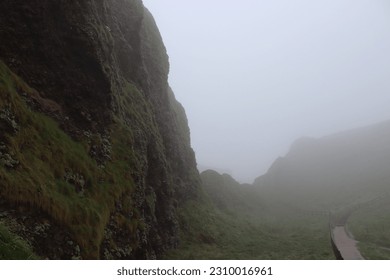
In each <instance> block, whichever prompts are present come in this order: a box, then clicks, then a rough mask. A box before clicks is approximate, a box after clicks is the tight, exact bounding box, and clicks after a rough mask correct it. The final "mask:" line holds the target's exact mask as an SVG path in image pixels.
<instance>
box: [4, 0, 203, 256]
mask: <svg viewBox="0 0 390 280" xmlns="http://www.w3.org/2000/svg"><path fill="white" fill-rule="evenodd" d="M0 40H1V42H2V43H1V44H0V60H2V61H3V62H4V65H3V64H2V63H1V72H0V76H1V81H2V83H0V86H1V88H0V93H1V102H0V112H4V114H3V113H2V116H3V115H4V117H2V118H1V119H0V130H1V136H0V141H1V147H2V148H1V156H0V157H1V162H2V163H1V164H0V196H1V199H0V212H1V213H3V215H0V220H1V221H2V223H3V224H5V225H6V226H7V227H8V228H9V230H10V231H11V232H13V233H15V234H17V235H19V236H21V237H22V238H24V239H25V240H27V242H28V243H29V244H30V245H31V246H32V248H33V250H34V251H35V252H36V253H37V254H38V255H39V256H41V257H48V258H72V257H74V258H106V259H107V258H108V259H110V258H113V259H126V258H155V257H159V256H161V255H162V254H163V253H164V251H165V250H167V249H169V248H172V247H175V246H176V245H177V244H178V232H179V224H178V221H177V217H176V216H177V215H176V208H177V206H178V205H180V204H181V203H183V201H185V200H186V199H189V198H192V197H194V196H196V195H197V193H198V187H199V174H198V172H197V170H196V162H195V156H194V153H193V151H192V149H191V147H190V137H189V129H188V125H187V120H186V117H185V112H184V109H183V108H182V106H181V105H180V103H178V102H177V101H176V99H175V98H174V95H173V93H172V91H171V89H170V87H169V85H168V81H167V77H168V71H169V63H168V56H167V53H166V50H165V47H164V45H163V42H162V39H161V36H160V34H159V31H158V29H157V26H156V24H155V22H154V20H153V17H152V15H151V14H150V13H149V12H148V11H147V10H146V9H145V8H144V6H143V4H142V1H140V0H118V1H107V0H99V1H92V0H89V1H65V0H59V1H49V0H44V1H41V0H40V1H38V0H32V1H28V2H26V1H22V0H16V1H1V3H0ZM8 68H9V69H8ZM6 113H7V114H6ZM9 165H12V167H11V166H9ZM26 220H29V221H30V222H29V223H27V222H25V221H26ZM36 228H39V229H40V230H41V231H42V233H41V234H39V235H36V234H34V230H35V229H36ZM49 234H50V235H51V236H55V238H53V239H52V240H51V242H50V243H48V244H47V246H46V245H45V243H44V242H42V240H41V239H42V238H41V237H39V238H38V236H47V235H49ZM62 237H64V238H66V244H68V245H67V246H63V244H62V241H61V238H62Z"/></svg>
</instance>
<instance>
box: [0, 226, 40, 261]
mask: <svg viewBox="0 0 390 280" xmlns="http://www.w3.org/2000/svg"><path fill="white" fill-rule="evenodd" d="M0 259H3V260H4V259H6V260H33V259H38V257H37V256H36V255H35V254H34V253H33V251H32V248H31V247H30V245H28V244H27V243H26V242H25V241H24V240H23V239H21V238H20V237H18V236H16V235H14V234H12V233H11V232H10V231H9V230H8V229H7V228H6V227H5V226H4V225H3V224H1V223H0Z"/></svg>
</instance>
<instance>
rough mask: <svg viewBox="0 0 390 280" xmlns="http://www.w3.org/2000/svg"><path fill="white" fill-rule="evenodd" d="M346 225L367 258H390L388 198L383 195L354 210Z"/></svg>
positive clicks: (389, 202) (389, 209)
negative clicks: (379, 198) (380, 198)
mask: <svg viewBox="0 0 390 280" xmlns="http://www.w3.org/2000/svg"><path fill="white" fill-rule="evenodd" d="M348 226H349V228H350V230H351V232H352V233H353V235H354V237H355V238H356V240H358V241H359V248H360V249H361V252H362V254H363V256H364V257H365V258H367V259H390V251H389V250H387V249H386V248H388V249H389V248H390V199H389V197H384V198H383V199H382V200H379V201H375V202H374V203H373V204H370V205H368V206H367V207H364V208H361V209H359V210H358V211H356V212H354V213H353V214H352V215H351V217H350V218H349V221H348Z"/></svg>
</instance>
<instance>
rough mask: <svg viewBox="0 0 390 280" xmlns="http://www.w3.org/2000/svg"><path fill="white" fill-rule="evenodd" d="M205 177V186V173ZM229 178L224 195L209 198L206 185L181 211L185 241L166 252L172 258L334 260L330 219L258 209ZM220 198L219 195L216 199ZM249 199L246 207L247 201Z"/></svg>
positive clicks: (258, 206) (203, 177) (183, 238)
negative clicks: (235, 187) (329, 226)
mask: <svg viewBox="0 0 390 280" xmlns="http://www.w3.org/2000/svg"><path fill="white" fill-rule="evenodd" d="M202 179H203V183H204V185H205V174H202ZM207 179H210V178H206V180H207ZM214 179H215V178H214ZM222 181H224V180H223V179H222ZM229 181H230V180H225V183H228V184H227V185H224V186H219V187H223V188H224V190H221V188H220V189H219V191H220V195H216V194H215V193H214V195H211V196H210V194H209V193H207V191H208V190H209V189H207V186H205V187H206V193H205V194H204V196H203V198H202V199H199V201H197V202H195V201H193V202H190V203H188V204H187V205H186V207H185V208H184V209H182V212H181V223H182V224H183V225H184V228H183V230H182V240H183V242H182V244H181V246H180V247H179V248H178V249H177V250H174V251H171V252H170V253H169V254H168V255H167V258H168V259H333V258H334V256H333V253H332V250H331V247H330V243H329V231H328V219H327V217H323V216H309V215H302V214H298V213H292V212H286V211H284V210H281V211H279V212H278V213H277V212H276V211H271V210H270V209H268V210H260V209H261V208H262V207H260V206H261V205H253V203H252V202H251V201H250V200H247V199H246V198H247V197H248V195H247V194H245V192H243V193H242V194H241V196H234V195H233V194H235V193H236V191H237V189H236V190H234V189H233V187H234V185H235V183H234V182H231V181H230V183H231V185H229ZM209 182H210V181H209ZM215 182H216V181H215V180H214V183H215ZM220 182H221V181H220ZM216 189H218V187H216V186H215V185H214V186H213V190H212V191H215V190H216ZM238 190H239V189H238ZM253 196H256V195H255V194H253ZM210 197H214V200H213V199H211V198H210ZM216 197H218V198H219V199H218V200H217V201H216V200H215V198H216ZM235 197H236V198H235ZM240 197H241V198H244V200H242V199H240ZM245 201H246V203H247V204H248V205H243V204H244V203H245ZM221 205H223V207H220V206H221ZM225 205H232V206H233V207H231V208H229V207H225ZM237 205H239V206H237ZM248 210H249V211H248Z"/></svg>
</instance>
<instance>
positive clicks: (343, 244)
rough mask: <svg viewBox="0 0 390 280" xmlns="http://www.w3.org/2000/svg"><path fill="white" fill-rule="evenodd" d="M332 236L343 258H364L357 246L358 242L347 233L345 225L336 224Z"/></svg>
mask: <svg viewBox="0 0 390 280" xmlns="http://www.w3.org/2000/svg"><path fill="white" fill-rule="evenodd" d="M332 238H333V242H334V244H335V246H336V247H337V249H338V251H339V252H340V255H341V258H342V259H343V260H364V258H363V256H362V255H361V254H360V252H359V249H358V248H357V246H356V244H357V243H358V242H357V241H356V240H354V239H352V238H351V237H350V236H349V235H348V234H347V231H346V229H345V227H344V226H335V227H334V228H333V229H332Z"/></svg>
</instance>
